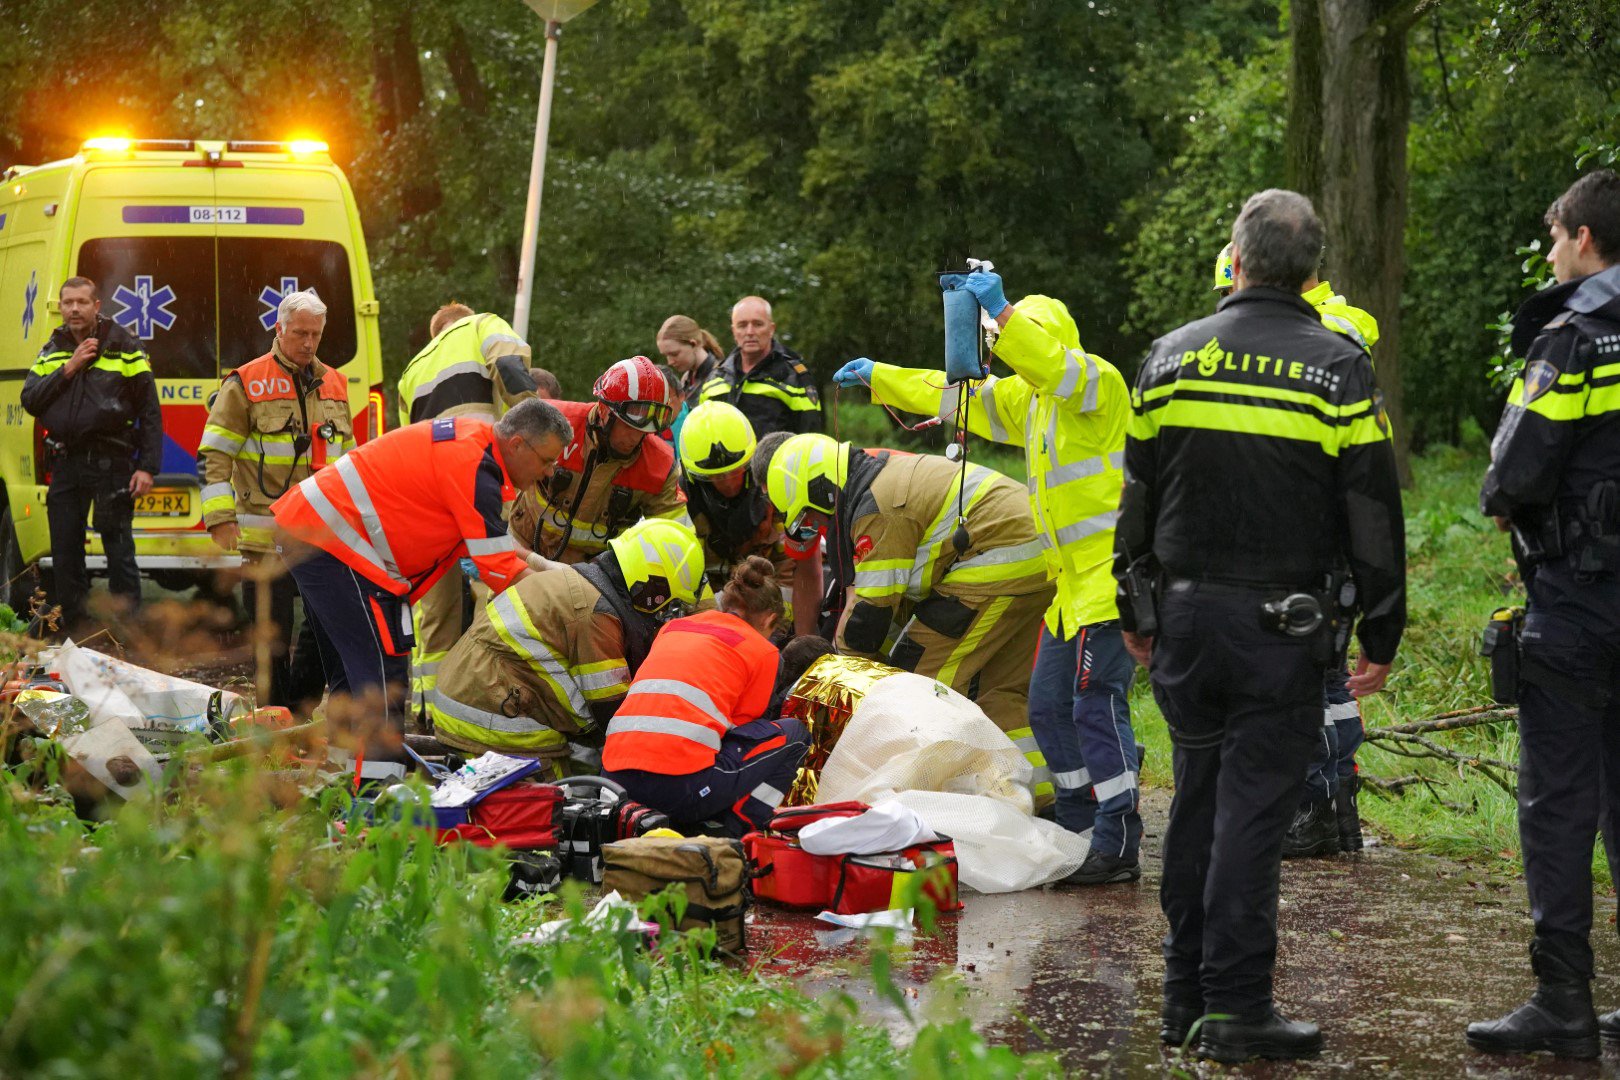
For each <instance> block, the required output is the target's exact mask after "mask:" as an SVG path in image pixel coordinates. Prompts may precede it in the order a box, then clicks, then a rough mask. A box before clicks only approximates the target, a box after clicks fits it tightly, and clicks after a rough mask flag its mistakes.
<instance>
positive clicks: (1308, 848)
mask: <svg viewBox="0 0 1620 1080" xmlns="http://www.w3.org/2000/svg"><path fill="white" fill-rule="evenodd" d="M1338 850H1339V820H1338V818H1336V817H1335V816H1334V814H1333V804H1332V803H1331V802H1329V801H1328V800H1326V799H1312V800H1311V801H1310V802H1308V803H1306V804H1305V805H1303V806H1301V807H1300V808H1299V811H1298V812H1297V813H1295V814H1294V823H1293V824H1292V825H1290V826H1288V835H1286V836H1284V837H1283V849H1282V855H1283V858H1285V859H1305V858H1310V857H1311V856H1313V855H1333V854H1336V853H1337V852H1338Z"/></svg>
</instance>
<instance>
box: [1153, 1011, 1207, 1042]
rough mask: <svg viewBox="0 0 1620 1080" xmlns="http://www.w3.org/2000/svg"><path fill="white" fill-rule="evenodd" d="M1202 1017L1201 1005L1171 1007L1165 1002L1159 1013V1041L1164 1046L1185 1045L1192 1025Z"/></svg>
mask: <svg viewBox="0 0 1620 1080" xmlns="http://www.w3.org/2000/svg"><path fill="white" fill-rule="evenodd" d="M1203 1015H1204V1007H1203V1006H1202V1005H1172V1004H1171V1003H1170V1002H1168V1001H1167V1002H1165V1003H1164V1009H1163V1011H1161V1012H1160V1013H1159V1041H1160V1042H1162V1043H1164V1045H1166V1046H1181V1045H1183V1044H1185V1043H1186V1041H1187V1036H1188V1034H1189V1033H1191V1031H1192V1027H1193V1025H1194V1024H1196V1023H1198V1018H1199V1017H1200V1016H1203ZM1194 1049H1197V1048H1196V1047H1194Z"/></svg>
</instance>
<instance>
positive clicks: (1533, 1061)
mask: <svg viewBox="0 0 1620 1080" xmlns="http://www.w3.org/2000/svg"><path fill="white" fill-rule="evenodd" d="M1150 809H1152V808H1150ZM1154 816H1155V817H1156V818H1157V820H1158V821H1161V822H1162V820H1163V810H1162V808H1158V813H1157V814H1156V815H1154ZM1150 827H1151V826H1150ZM1150 843H1153V842H1151V841H1150ZM1145 869H1146V870H1147V873H1146V874H1145V875H1144V878H1143V880H1142V881H1141V882H1139V883H1137V884H1135V885H1124V886H1108V887H1104V888H1098V889H1090V890H1066V891H1056V890H1034V891H1030V892H1025V893H1015V894H1009V895H1001V896H983V895H979V894H977V893H969V892H966V891H964V894H963V902H964V904H965V905H966V906H965V908H964V910H963V911H962V912H960V913H959V914H956V915H953V916H942V917H941V918H940V923H939V927H938V929H937V932H936V934H935V935H934V936H933V937H928V938H924V937H918V938H917V940H916V942H915V943H914V946H913V947H912V948H911V949H909V950H906V951H904V952H902V953H900V954H899V955H897V957H896V963H895V965H894V977H895V981H896V982H897V983H899V984H900V985H901V986H902V987H904V988H905V989H906V990H907V993H908V996H910V997H912V1000H913V1004H914V1012H918V1013H919V1014H920V1015H923V1016H928V1015H930V1014H931V1013H935V1012H938V1011H942V1010H949V1009H950V1008H951V1003H952V1001H953V1000H955V1001H959V1002H960V1008H961V1009H962V1010H963V1011H964V1012H965V1015H966V1016H967V1017H968V1018H969V1019H970V1020H971V1021H972V1022H973V1025H974V1027H975V1028H976V1029H977V1030H979V1031H981V1032H984V1033H985V1034H986V1035H987V1036H989V1037H990V1038H992V1039H993V1040H994V1041H996V1042H999V1043H1004V1044H1006V1045H1009V1046H1012V1047H1014V1048H1016V1049H1019V1050H1026V1051H1029V1050H1040V1049H1054V1050H1056V1051H1057V1052H1058V1053H1059V1054H1060V1055H1061V1057H1062V1059H1063V1062H1064V1065H1065V1066H1066V1068H1067V1069H1069V1070H1070V1071H1071V1072H1072V1073H1075V1074H1079V1075H1101V1076H1137V1075H1142V1074H1144V1073H1148V1074H1151V1073H1156V1072H1161V1071H1164V1070H1167V1069H1168V1068H1169V1067H1170V1066H1172V1065H1173V1064H1175V1058H1174V1056H1173V1055H1172V1054H1171V1053H1170V1052H1168V1051H1165V1050H1162V1049H1161V1048H1160V1046H1159V1044H1158V1016H1159V980H1160V978H1161V977H1162V974H1163V964H1162V962H1161V960H1160V959H1159V940H1160V938H1161V936H1162V935H1163V933H1164V922H1163V918H1162V916H1161V915H1160V913H1159V905H1158V888H1157V878H1158V875H1157V851H1156V843H1154V846H1153V849H1150V852H1149V859H1148V861H1147V862H1146V864H1145ZM1282 898H1283V902H1282V907H1281V913H1280V915H1279V920H1278V922H1279V933H1280V938H1281V942H1280V949H1279V960H1278V968H1277V997H1278V1000H1279V1002H1281V1004H1282V1007H1283V1010H1284V1012H1285V1013H1288V1014H1289V1015H1293V1016H1296V1017H1298V1018H1301V1019H1310V1020H1313V1021H1315V1022H1317V1023H1319V1024H1321V1025H1322V1029H1323V1032H1324V1034H1325V1036H1326V1040H1327V1047H1326V1050H1325V1052H1324V1053H1323V1055H1322V1056H1321V1057H1320V1058H1319V1059H1317V1060H1316V1061H1314V1062H1303V1063H1286V1064H1283V1063H1264V1064H1256V1065H1251V1066H1247V1067H1245V1068H1244V1069H1242V1070H1241V1072H1242V1073H1243V1074H1244V1075H1252V1076H1262V1077H1290V1076H1312V1075H1367V1074H1382V1075H1389V1076H1470V1077H1482V1078H1483V1077H1521V1076H1524V1077H1529V1076H1534V1077H1547V1076H1578V1077H1598V1076H1615V1077H1620V1055H1615V1054H1613V1053H1611V1054H1609V1055H1608V1056H1606V1058H1605V1059H1604V1060H1603V1061H1602V1062H1561V1061H1555V1060H1554V1059H1552V1058H1548V1057H1535V1058H1497V1057H1490V1056H1486V1055H1481V1054H1476V1053H1474V1052H1473V1051H1471V1050H1469V1049H1468V1048H1467V1046H1466V1045H1465V1044H1464V1042H1463V1028H1464V1027H1465V1026H1466V1025H1467V1023H1468V1021H1470V1020H1474V1019H1480V1018H1482V1017H1489V1016H1496V1015H1499V1014H1501V1013H1503V1012H1506V1011H1507V1010H1508V1009H1509V1008H1511V1007H1513V1006H1514V1005H1517V1004H1518V1003H1519V1002H1520V1001H1522V1000H1523V999H1524V998H1525V997H1526V996H1527V995H1528V994H1529V992H1530V990H1531V988H1532V980H1531V975H1530V968H1529V960H1528V956H1527V954H1526V951H1525V949H1526V944H1527V942H1528V940H1529V934H1530V921H1529V916H1528V912H1527V908H1526V904H1525V900H1524V893H1523V890H1522V888H1520V887H1519V886H1517V885H1511V884H1508V883H1505V882H1502V881H1498V880H1495V879H1493V878H1491V877H1489V876H1487V875H1483V874H1480V873H1477V872H1475V871H1472V870H1470V869H1468V868H1466V867H1463V866H1461V865H1459V864H1456V863H1449V862H1444V861H1441V860H1438V859H1432V858H1428V857H1425V856H1421V855H1413V854H1410V853H1406V852H1400V851H1395V850H1392V849H1387V848H1377V849H1372V850H1369V851H1367V852H1365V853H1363V854H1361V855H1357V856H1338V857H1336V858H1332V859H1315V860H1307V861H1294V862H1289V863H1287V864H1285V865H1284V869H1283V889H1282ZM1597 908H1598V914H1597V919H1598V927H1599V930H1598V932H1597V933H1596V934H1595V935H1594V941H1593V945H1594V947H1595V948H1596V950H1597V954H1598V968H1599V970H1600V971H1605V972H1607V973H1608V974H1607V975H1605V976H1603V977H1600V978H1599V980H1598V982H1597V984H1596V986H1595V992H1596V995H1597V1000H1598V1004H1599V1008H1600V1010H1602V1009H1607V1008H1613V1007H1615V1006H1617V1005H1620V942H1617V940H1616V937H1615V934H1614V933H1613V932H1612V931H1610V930H1608V929H1607V928H1608V926H1609V925H1610V924H1609V916H1610V914H1611V912H1612V910H1613V903H1612V902H1610V901H1604V900H1603V899H1601V898H1600V899H1599V902H1598V905H1597ZM756 910H757V912H758V915H757V918H756V920H755V923H754V927H753V929H754V934H753V940H752V942H751V947H752V948H753V949H754V950H755V952H754V956H755V957H756V960H755V962H756V963H758V964H759V966H760V969H761V970H762V971H768V972H773V973H777V974H783V975H787V976H789V977H791V978H793V979H794V981H795V982H797V983H798V984H799V985H800V986H801V987H802V988H804V989H805V990H806V991H807V992H809V993H811V994H818V993H824V992H828V991H831V990H842V991H844V992H847V993H849V994H851V995H852V996H853V997H855V998H856V999H857V1000H858V1001H859V1002H860V1003H861V1007H862V1010H863V1012H865V1013H866V1015H868V1016H869V1017H871V1019H872V1020H873V1021H874V1022H879V1023H883V1024H885V1025H887V1026H888V1027H889V1028H890V1030H891V1031H893V1032H894V1033H895V1034H896V1035H897V1036H899V1037H901V1038H904V1037H905V1034H906V1032H907V1030H908V1024H907V1021H906V1020H905V1019H904V1017H903V1016H902V1015H901V1013H900V1011H899V1010H898V1009H896V1008H895V1007H894V1006H893V1005H892V1004H890V1003H888V1002H884V1001H881V1000H879V999H878V997H877V995H876V994H875V993H874V992H873V991H872V989H871V984H870V980H869V979H868V978H867V977H866V973H865V969H866V965H865V956H866V946H865V945H864V944H862V943H860V942H859V941H858V940H855V939H852V938H849V937H848V935H847V934H841V933H840V932H838V931H835V930H833V929H832V928H830V927H826V926H825V924H821V923H817V922H816V921H815V920H814V919H813V918H812V917H811V915H810V914H804V913H798V912H786V911H783V910H781V909H779V908H772V907H769V906H768V905H761V906H760V907H759V908H757V909H756ZM1188 1065H1191V1063H1188ZM1189 1071H1191V1072H1194V1073H1199V1074H1208V1075H1216V1074H1224V1073H1226V1072H1229V1071H1228V1070H1220V1069H1217V1068H1215V1067H1212V1066H1207V1065H1203V1066H1193V1067H1192V1068H1190V1070H1189Z"/></svg>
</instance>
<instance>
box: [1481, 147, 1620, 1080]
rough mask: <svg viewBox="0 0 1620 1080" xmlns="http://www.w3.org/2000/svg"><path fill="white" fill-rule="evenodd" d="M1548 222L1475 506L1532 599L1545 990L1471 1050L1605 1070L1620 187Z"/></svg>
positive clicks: (1616, 654) (1618, 598)
mask: <svg viewBox="0 0 1620 1080" xmlns="http://www.w3.org/2000/svg"><path fill="white" fill-rule="evenodd" d="M1546 220H1547V224H1548V226H1549V231H1550V232H1551V234H1552V240H1553V245H1552V248H1551V249H1550V251H1549V252H1548V256H1547V259H1548V261H1549V262H1550V263H1551V264H1552V267H1553V273H1554V275H1555V276H1556V277H1557V279H1558V284H1557V285H1555V286H1553V287H1551V288H1549V289H1545V290H1543V291H1541V292H1539V293H1536V294H1535V295H1534V296H1532V297H1531V298H1530V299H1529V300H1527V301H1525V303H1524V306H1523V307H1521V308H1520V309H1519V312H1518V314H1517V315H1515V316H1514V319H1513V352H1514V355H1516V356H1523V357H1524V358H1525V365H1524V372H1523V373H1522V374H1521V375H1520V377H1519V378H1517V379H1515V380H1514V381H1513V388H1512V390H1511V391H1509V394H1508V401H1507V408H1506V410H1505V411H1504V412H1503V413H1502V422H1501V424H1500V425H1499V426H1498V427H1497V429H1496V437H1495V439H1494V440H1493V441H1492V443H1491V465H1490V469H1489V470H1488V471H1487V472H1486V474H1485V483H1484V487H1483V490H1482V491H1481V492H1480V509H1481V510H1483V511H1484V512H1485V513H1486V514H1489V515H1491V516H1492V517H1494V518H1496V520H1497V524H1498V525H1499V526H1501V527H1503V528H1506V529H1510V530H1511V531H1512V535H1513V548H1514V554H1515V555H1516V556H1517V557H1518V559H1519V563H1520V566H1521V568H1522V569H1523V571H1524V576H1525V585H1526V590H1527V592H1528V603H1527V607H1526V611H1525V614H1524V616H1523V625H1522V631H1521V633H1520V634H1519V635H1517V636H1518V638H1519V641H1518V644H1517V648H1516V649H1515V646H1514V643H1513V641H1512V640H1511V638H1512V635H1497V636H1498V637H1505V638H1507V639H1508V640H1504V641H1500V642H1499V645H1498V649H1499V652H1500V655H1495V656H1493V657H1492V659H1493V661H1496V662H1495V663H1493V665H1492V667H1493V670H1494V671H1495V672H1497V673H1499V674H1500V675H1501V676H1503V677H1502V678H1500V679H1499V680H1498V682H1499V685H1498V686H1497V687H1496V694H1497V698H1498V700H1503V701H1511V700H1514V699H1515V698H1516V699H1517V701H1518V704H1519V841H1520V846H1521V848H1522V849H1523V851H1524V881H1525V887H1526V888H1527V889H1528V890H1529V893H1530V912H1531V915H1532V917H1533V919H1534V921H1535V936H1534V937H1533V938H1531V941H1530V966H1531V968H1532V969H1534V971H1535V974H1536V992H1535V995H1534V996H1533V997H1532V998H1531V999H1530V1000H1529V1001H1528V1002H1527V1003H1526V1004H1524V1005H1521V1006H1520V1007H1519V1008H1517V1009H1515V1010H1514V1011H1513V1012H1511V1013H1509V1014H1508V1015H1506V1016H1504V1017H1501V1018H1500V1019H1497V1020H1490V1021H1485V1022H1481V1023H1475V1024H1470V1025H1469V1026H1468V1042H1469V1045H1471V1046H1473V1047H1474V1048H1475V1049H1478V1050H1486V1051H1492V1052H1495V1053H1525V1054H1527V1053H1531V1052H1533V1051H1537V1050H1551V1051H1552V1052H1553V1053H1555V1054H1558V1055H1560V1056H1565V1057H1577V1058H1595V1057H1597V1056H1598V1054H1599V1053H1600V1041H1599V1039H1600V1036H1601V1039H1602V1040H1603V1041H1606V1042H1615V1041H1620V1009H1617V1010H1615V1011H1613V1012H1608V1013H1605V1014H1603V1015H1602V1016H1601V1017H1599V1016H1596V1015H1595V1009H1594V1007H1593V1003H1592V977H1593V958H1592V946H1591V942H1590V940H1589V939H1590V935H1591V931H1592V845H1593V843H1594V842H1595V840H1596V835H1597V833H1598V832H1599V831H1601V832H1602V834H1603V843H1604V847H1605V848H1606V850H1607V854H1608V857H1609V865H1610V866H1617V865H1620V861H1617V859H1620V740H1617V739H1616V738H1615V732H1616V730H1617V727H1620V481H1617V478H1620V176H1616V175H1615V174H1614V173H1613V172H1611V171H1609V170H1607V169H1604V170H1601V171H1599V172H1595V173H1591V174H1589V175H1587V176H1585V177H1582V178H1581V179H1580V180H1577V181H1576V182H1575V184H1574V185H1573V186H1572V187H1570V189H1569V190H1568V191H1566V192H1565V193H1564V194H1563V195H1562V196H1560V197H1559V199H1558V201H1556V202H1554V203H1553V205H1552V208H1551V209H1549V210H1548V211H1547V219H1546ZM1503 623H1505V624H1506V625H1508V626H1511V625H1512V622H1511V621H1510V620H1507V619H1504V620H1503ZM1514 659H1516V660H1517V661H1518V672H1517V677H1516V679H1515V678H1514V677H1513V675H1512V673H1511V670H1510V669H1511V668H1512V666H1513V664H1512V661H1513V660H1514ZM1504 661H1505V662H1504ZM1515 684H1516V685H1515ZM1610 1004H1613V1002H1610Z"/></svg>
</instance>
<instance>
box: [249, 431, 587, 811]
mask: <svg viewBox="0 0 1620 1080" xmlns="http://www.w3.org/2000/svg"><path fill="white" fill-rule="evenodd" d="M569 437H570V431H569V427H568V421H567V420H566V419H564V418H563V416H562V414H561V413H559V412H558V411H557V410H556V409H555V408H554V407H553V406H551V405H550V404H548V403H546V402H543V401H540V400H538V399H530V400H528V401H524V402H520V403H519V404H518V405H516V406H514V407H513V408H512V409H511V411H509V412H508V413H507V414H506V415H505V416H503V417H502V418H501V419H500V420H498V421H496V422H495V423H494V424H493V425H492V424H491V423H490V422H489V420H487V419H485V418H483V417H477V416H454V417H444V418H441V419H438V420H432V421H429V422H427V423H422V424H412V425H410V426H409V427H403V428H396V429H395V430H393V431H390V432H388V433H387V434H386V435H383V436H381V437H380V438H377V439H373V440H372V441H371V442H368V443H366V444H364V445H363V446H360V447H359V448H357V449H355V450H353V451H351V452H350V453H348V454H346V455H344V456H343V457H341V458H339V459H338V460H337V462H336V463H334V464H332V465H329V466H327V467H326V468H324V469H322V470H321V471H320V472H318V473H316V474H315V475H314V476H311V477H309V478H308V479H306V480H304V481H303V482H302V483H300V484H299V485H298V486H297V487H295V488H293V489H292V490H291V491H289V492H287V493H286V494H285V495H283V496H282V497H281V498H279V499H277V500H276V502H275V504H274V506H272V507H271V511H272V513H273V514H274V515H275V520H276V531H277V543H278V545H279V546H281V547H282V549H283V550H284V552H285V556H286V559H287V562H288V564H289V565H290V566H291V568H292V575H293V579H294V580H295V581H296V582H297V583H298V591H299V592H300V593H301V594H303V597H304V606H305V609H306V610H307V611H308V612H309V613H310V614H311V615H312V616H313V618H314V621H315V630H316V638H317V640H318V642H319V644H320V648H321V659H322V662H323V664H324V665H325V667H326V678H327V686H328V687H329V688H330V689H331V691H332V692H333V694H339V693H348V694H350V695H353V696H356V697H358V696H360V695H362V694H366V693H372V692H387V693H388V694H389V696H390V698H391V697H392V694H393V691H394V690H395V689H398V688H402V687H403V686H404V684H405V680H406V678H407V675H408V673H409V658H410V653H411V644H412V632H411V612H410V604H411V602H412V601H415V600H416V599H418V598H419V597H421V596H422V595H423V594H424V593H426V592H427V591H428V589H430V588H432V587H433V584H434V583H435V582H436V581H438V580H439V578H440V577H441V576H442V575H443V574H444V572H445V571H446V570H447V569H449V568H450V567H451V566H453V565H455V563H456V561H457V560H458V559H462V558H470V559H471V560H472V561H473V562H474V563H475V564H476V565H477V567H478V571H479V577H480V578H481V579H482V580H483V582H484V583H485V584H486V585H488V586H489V588H490V589H491V591H493V592H495V593H500V592H503V591H505V590H506V589H507V588H508V587H509V586H511V585H513V584H515V583H516V582H518V581H519V580H521V579H522V578H523V577H524V576H526V575H527V574H529V573H530V572H531V570H530V568H529V564H528V563H527V562H526V560H525V558H524V556H522V555H520V554H519V553H518V551H517V548H516V545H515V544H514V543H513V542H512V537H511V536H510V535H508V533H507V531H506V522H505V521H504V520H503V519H502V516H501V510H502V506H503V504H504V503H507V502H510V501H511V500H512V499H513V498H515V497H516V495H517V492H518V491H520V490H522V489H524V488H526V487H528V486H530V485H531V484H534V483H536V482H537V481H539V480H543V479H545V478H546V477H547V476H549V475H550V473H551V470H552V468H553V466H554V465H555V464H556V461H557V456H558V455H559V454H561V453H562V448H563V445H564V443H566V442H567V440H568V438H569ZM399 704H400V703H396V702H392V701H390V704H389V706H388V707H387V709H386V710H385V714H386V718H387V723H386V724H385V725H383V726H384V727H386V728H391V729H392V735H391V736H390V737H385V738H384V739H383V740H382V741H381V742H380V743H377V744H375V745H367V746H366V749H365V757H366V760H365V761H364V762H363V766H365V767H363V768H362V769H361V776H362V778H377V779H386V778H388V777H390V776H394V775H402V774H403V771H404V770H403V768H402V767H401V766H400V765H398V764H397V763H398V762H400V761H403V760H404V757H403V750H402V749H400V748H399V745H398V744H399V743H400V739H399V733H400V732H402V730H403V720H404V718H403V713H402V710H401V709H400V708H399V707H398V706H399ZM373 742H374V740H371V739H369V738H368V739H367V743H368V744H371V743H373ZM390 744H392V745H390ZM374 765H376V766H378V767H372V766H374ZM382 766H386V767H382Z"/></svg>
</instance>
